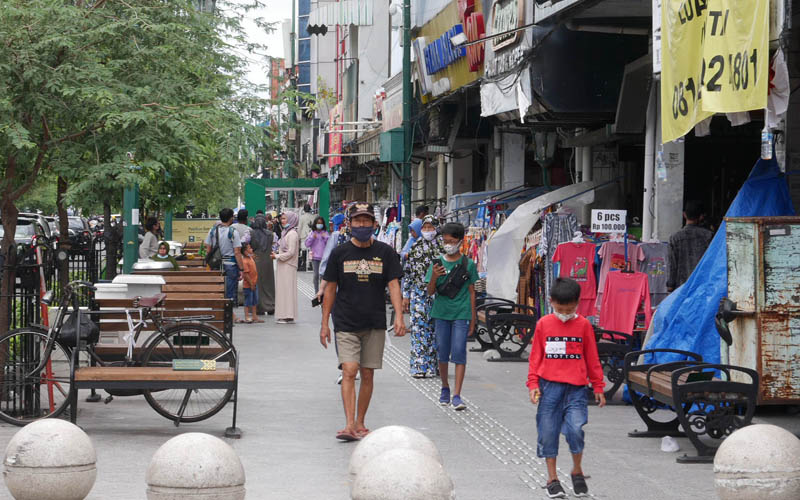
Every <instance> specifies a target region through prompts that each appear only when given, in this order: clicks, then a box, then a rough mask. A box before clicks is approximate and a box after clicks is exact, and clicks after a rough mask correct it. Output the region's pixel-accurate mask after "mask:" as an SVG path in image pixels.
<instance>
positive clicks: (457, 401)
mask: <svg viewBox="0 0 800 500" xmlns="http://www.w3.org/2000/svg"><path fill="white" fill-rule="evenodd" d="M453 409H454V410H456V411H461V410H466V409H467V405H465V404H464V402H463V401H461V396H460V395H458V394H456V395H455V396H453Z"/></svg>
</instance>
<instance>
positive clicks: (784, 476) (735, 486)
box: [714, 424, 800, 500]
mask: <svg viewBox="0 0 800 500" xmlns="http://www.w3.org/2000/svg"><path fill="white" fill-rule="evenodd" d="M714 483H715V485H716V489H717V495H718V496H719V498H720V499H721V500H756V499H758V500H762V499H764V498H769V499H770V500H797V499H798V498H800V439H797V437H796V436H795V435H794V434H792V433H791V432H789V431H787V430H786V429H783V428H781V427H778V426H775V425H765V424H757V425H748V426H747V427H743V428H741V429H739V430H737V431H735V432H734V433H733V434H731V435H730V436H728V437H727V438H725V441H723V442H722V444H721V445H720V447H719V449H718V450H717V454H716V455H715V456H714Z"/></svg>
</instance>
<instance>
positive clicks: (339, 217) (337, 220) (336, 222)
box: [331, 214, 344, 231]
mask: <svg viewBox="0 0 800 500" xmlns="http://www.w3.org/2000/svg"><path fill="white" fill-rule="evenodd" d="M331 223H332V224H333V230H334V231H338V230H339V226H341V225H342V223H344V214H336V215H334V216H333V218H332V219H331Z"/></svg>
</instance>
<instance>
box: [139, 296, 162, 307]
mask: <svg viewBox="0 0 800 500" xmlns="http://www.w3.org/2000/svg"><path fill="white" fill-rule="evenodd" d="M166 298H167V294H166V293H159V294H156V295H153V296H152V297H136V302H135V306H134V307H156V306H158V305H160V304H161V303H162V302H164V299H166Z"/></svg>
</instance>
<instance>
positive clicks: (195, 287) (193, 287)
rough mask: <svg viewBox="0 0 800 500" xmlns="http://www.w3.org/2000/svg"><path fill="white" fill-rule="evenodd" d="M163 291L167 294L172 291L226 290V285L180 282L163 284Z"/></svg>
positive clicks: (207, 291) (203, 291) (202, 291)
mask: <svg viewBox="0 0 800 500" xmlns="http://www.w3.org/2000/svg"><path fill="white" fill-rule="evenodd" d="M161 291H162V292H163V293H166V294H170V293H171V292H173V293H174V292H178V293H209V292H220V293H223V294H224V292H225V285H223V284H222V283H219V284H206V283H185V284H184V283H180V284H174V285H161Z"/></svg>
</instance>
